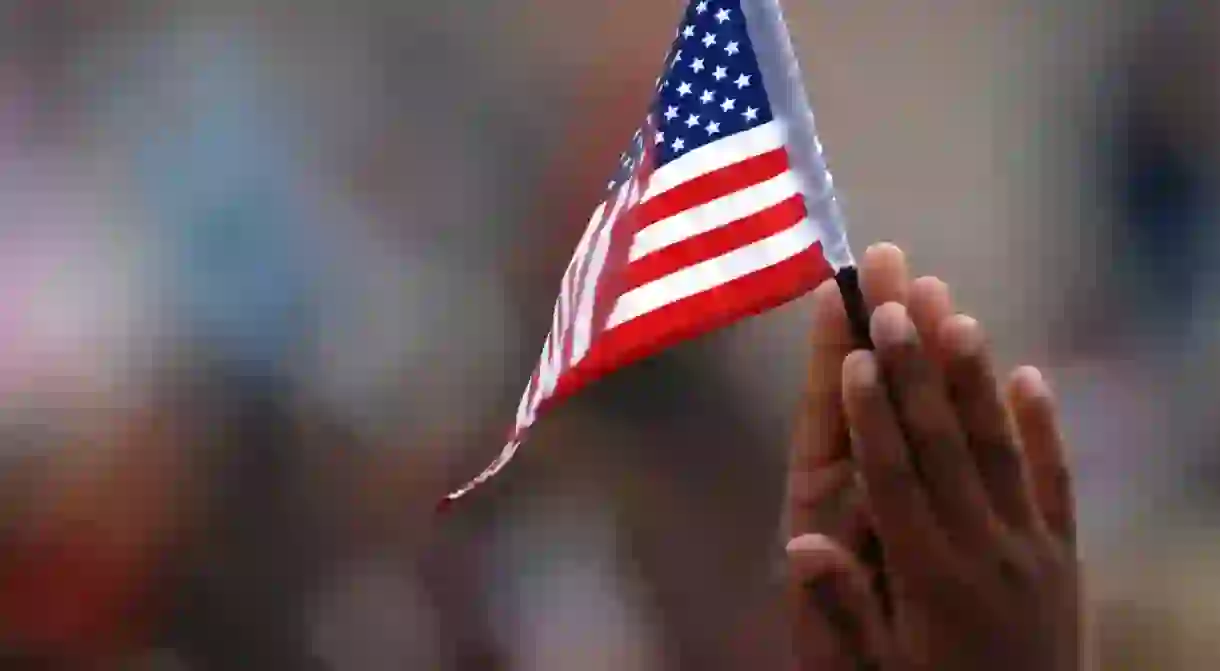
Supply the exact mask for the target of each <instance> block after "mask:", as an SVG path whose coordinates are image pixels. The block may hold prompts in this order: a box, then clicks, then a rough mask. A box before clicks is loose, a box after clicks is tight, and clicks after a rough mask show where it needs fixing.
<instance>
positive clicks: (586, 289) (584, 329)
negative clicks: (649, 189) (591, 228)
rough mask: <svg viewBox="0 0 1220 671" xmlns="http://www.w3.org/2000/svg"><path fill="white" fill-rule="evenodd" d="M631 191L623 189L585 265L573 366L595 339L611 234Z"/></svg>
mask: <svg viewBox="0 0 1220 671" xmlns="http://www.w3.org/2000/svg"><path fill="white" fill-rule="evenodd" d="M632 182H634V180H632ZM628 191H630V189H629V188H627V187H626V186H624V187H623V188H620V189H619V193H618V199H617V200H615V203H614V207H613V208H612V209H611V210H610V217H609V219H607V221H606V224H605V225H604V226H602V227H601V229H600V230H599V231H598V232H597V234H596V238H595V239H594V240H593V250H592V256H591V258H590V259H589V262H588V263H587V264H585V268H584V278H583V279H582V280H581V283H582V284H583V285H584V286H583V287H582V289H581V292H580V296H578V297H577V303H576V322H575V324H574V326H573V328H572V365H576V364H577V363H578V362H579V361H580V360H581V359H582V358H584V356H585V353H586V352H588V351H589V347H590V340H591V338H592V336H593V334H592V330H593V303H594V298H595V297H596V294H597V279H598V278H599V277H601V274H602V267H603V266H605V265H606V255H607V254H608V253H609V251H610V232H611V230H613V229H614V224H615V222H616V220H617V218H618V215H619V214H620V213H622V211H623V206H624V205H625V204H626V202H627V197H628Z"/></svg>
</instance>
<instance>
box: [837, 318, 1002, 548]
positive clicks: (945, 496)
mask: <svg viewBox="0 0 1220 671" xmlns="http://www.w3.org/2000/svg"><path fill="white" fill-rule="evenodd" d="M872 336H873V342H874V343H875V344H876V346H877V360H878V362H879V363H880V366H881V374H882V376H883V378H884V381H885V387H886V389H887V390H888V393H889V398H890V399H891V402H892V403H893V406H894V409H895V411H896V413H897V417H898V422H899V425H900V426H901V427H902V433H903V435H904V436H905V437H906V444H907V447H908V449H909V450H910V451H911V456H910V458H911V459H912V460H913V461H914V463H915V464H916V467H917V469H918V471H919V475H920V476H921V477H922V479H923V481H924V483H925V485H926V490H927V492H928V498H929V499H930V500H931V502H932V506H933V508H934V509H935V512H936V514H937V517H938V518H939V519H940V520H941V523H942V526H943V527H945V529H946V531H948V532H949V534H950V535H951V536H954V537H956V538H958V539H959V540H961V541H963V542H966V543H968V544H970V545H972V546H975V547H977V546H979V545H980V544H982V543H986V542H989V541H990V540H991V539H990V538H989V535H990V532H991V519H990V512H989V510H988V502H987V496H986V494H985V492H984V490H983V487H982V483H981V482H980V481H979V477H978V473H977V471H976V469H975V466H974V460H973V459H972V458H971V456H970V452H969V450H968V449H967V446H966V440H965V436H964V434H963V433H962V428H961V426H960V425H959V423H958V419H957V416H956V412H955V410H954V408H953V406H952V404H951V403H950V402H949V397H948V394H947V391H946V387H945V383H944V380H943V379H942V376H941V373H940V371H939V370H938V368H937V366H936V365H935V364H934V363H932V361H931V360H930V359H929V358H928V356H927V355H926V354H925V353H924V351H923V347H922V345H921V343H920V341H919V336H918V334H917V333H916V332H915V325H914V324H912V323H911V320H910V318H909V316H908V314H907V310H906V308H904V307H903V306H901V305H899V304H897V303H886V304H885V305H882V306H881V307H879V308H877V310H876V311H875V312H874V313H873V319H872ZM853 426H855V425H854V424H853Z"/></svg>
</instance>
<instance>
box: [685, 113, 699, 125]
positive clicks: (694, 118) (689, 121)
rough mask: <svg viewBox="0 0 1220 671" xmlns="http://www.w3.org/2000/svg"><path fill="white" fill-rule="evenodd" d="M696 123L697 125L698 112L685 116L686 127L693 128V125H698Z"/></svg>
mask: <svg viewBox="0 0 1220 671" xmlns="http://www.w3.org/2000/svg"><path fill="white" fill-rule="evenodd" d="M698 125H699V115H698V114H692V115H690V116H689V117H687V119H686V127H687V128H694V127H695V126H698Z"/></svg>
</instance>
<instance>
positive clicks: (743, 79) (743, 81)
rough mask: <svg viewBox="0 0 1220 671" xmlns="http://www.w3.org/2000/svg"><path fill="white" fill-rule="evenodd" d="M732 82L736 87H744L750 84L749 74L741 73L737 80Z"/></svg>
mask: <svg viewBox="0 0 1220 671" xmlns="http://www.w3.org/2000/svg"><path fill="white" fill-rule="evenodd" d="M733 83H734V84H736V85H737V88H739V89H744V88H745V87H747V86H749V85H750V75H742V76H740V77H738V78H737V81H735V82H733Z"/></svg>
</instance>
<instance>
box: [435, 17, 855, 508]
mask: <svg viewBox="0 0 1220 671" xmlns="http://www.w3.org/2000/svg"><path fill="white" fill-rule="evenodd" d="M840 219H841V217H839V216H838V209H837V206H836V205H835V202H834V196H833V192H832V189H831V182H830V177H829V174H828V173H827V172H826V169H825V164H824V162H823V160H822V156H821V147H820V145H819V144H818V141H817V138H816V131H815V130H814V128H813V117H812V114H811V113H810V112H809V110H808V106H807V103H806V101H805V94H804V90H803V86H802V85H801V82H800V73H799V69H798V68H797V67H796V61H795V57H794V56H793V54H792V47H791V44H790V42H789V39H788V35H787V29H786V27H785V26H784V22H783V17H782V14H781V12H780V9H779V6H778V4H777V0H691V2H690V3H689V4H688V6H687V9H686V12H685V15H684V16H683V19H682V22H681V24H680V25H679V26H678V29H677V33H676V35H675V38H674V42H673V46H672V47H671V48H670V51H669V54H668V55H667V57H666V59H665V67H664V72H663V74H662V75H661V77H659V78H658V79H657V82H656V92H655V96H654V98H653V102H652V105H651V107H650V108H649V110H648V112H647V115H646V116H645V118H644V121H643V123H642V124H641V125H640V127H639V130H637V131H636V133H635V135H634V136H633V138H632V140H631V143H630V145H629V147H628V148H627V151H625V152H623V154H622V156H621V157H620V158H619V165H618V169H617V171H616V172H615V174H614V176H613V177H612V178H611V179H610V181H609V183H608V184H607V187H606V194H605V199H604V201H603V202H602V203H601V204H600V205H598V206H597V208H596V209H595V210H594V212H593V215H592V217H591V218H590V221H589V224H588V226H587V227H586V229H585V232H584V236H583V237H582V238H581V240H580V242H579V244H578V245H577V248H576V252H575V254H574V255H573V257H572V261H571V263H570V264H569V265H568V268H567V271H566V272H565V273H564V276H563V281H562V285H561V287H560V291H559V298H558V299H557V300H556V303H555V310H554V313H553V318H552V322H551V330H550V334H549V335H548V337H547V339H546V343H545V345H544V346H543V350H542V355H541V357H540V361H539V363H538V366H537V368H536V369H535V370H534V374H533V375H532V376H531V378H530V381H529V384H528V385H527V386H526V389H525V393H524V395H523V396H522V399H521V403H520V405H519V407H518V410H517V416H516V421H515V423H514V426H513V429H512V432H511V434H510V436H509V441H508V444H507V445H506V446H505V448H504V450H503V451H502V452H501V454H500V456H499V457H498V458H497V459H496V460H495V461H494V462H493V463H492V464H491V465H490V466H488V467H487V469H485V470H484V471H483V473H482V474H480V475H479V476H478V477H477V478H475V479H474V480H472V481H471V482H470V483H469V484H467V485H466V486H464V487H462V488H461V489H459V490H457V491H455V492H453V493H452V494H450V495H449V496H448V497H447V499H446V501H453V500H456V499H457V498H459V497H461V496H462V495H464V494H466V493H468V492H469V491H470V490H472V489H474V488H475V487H476V486H477V485H479V484H481V483H482V482H484V481H486V480H488V479H489V478H491V477H492V476H494V475H495V474H496V473H497V472H499V471H500V470H501V469H502V468H503V467H504V466H505V465H506V464H507V463H508V461H509V460H510V459H511V458H512V456H513V455H514V453H515V452H516V451H517V448H518V447H520V445H521V442H522V440H523V439H524V436H525V432H526V430H527V429H528V428H529V427H530V426H532V425H533V424H534V423H535V422H536V420H537V419H538V417H539V415H540V413H541V412H543V411H544V410H545V409H546V408H548V407H549V406H551V405H553V404H554V403H556V402H557V401H560V400H562V399H564V398H566V397H568V396H570V395H572V394H573V393H575V392H576V391H577V390H579V389H580V388H582V387H584V386H585V385H586V384H588V383H590V382H592V381H594V380H596V379H597V378H599V377H601V376H602V375H604V374H606V373H608V372H610V371H612V370H614V369H616V368H619V367H622V366H624V365H626V364H628V363H631V362H633V361H636V360H638V359H640V358H642V357H646V356H649V355H651V354H654V353H656V352H658V351H660V350H662V349H664V348H666V347H668V346H670V345H673V344H675V343H677V342H679V341H681V340H684V339H688V338H692V337H695V336H697V335H700V334H702V333H706V332H708V331H710V330H713V329H716V328H718V327H721V326H724V325H726V324H728V323H730V322H733V321H736V320H738V319H741V318H743V317H746V316H749V315H752V314H756V313H758V312H762V311H764V310H767V309H769V308H772V307H775V306H777V305H779V304H781V303H785V302H787V301H789V300H791V299H793V298H795V297H797V296H800V295H801V294H803V293H805V292H806V291H808V290H810V289H812V288H813V287H815V286H816V285H817V284H818V283H820V282H821V281H823V280H825V279H828V278H829V277H831V276H832V275H833V274H834V273H835V271H836V270H838V269H840V268H844V267H850V265H851V263H852V261H851V256H850V252H849V251H848V250H847V247H846V240H845V237H844V234H843V230H842V225H841V223H840Z"/></svg>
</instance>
